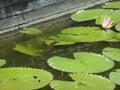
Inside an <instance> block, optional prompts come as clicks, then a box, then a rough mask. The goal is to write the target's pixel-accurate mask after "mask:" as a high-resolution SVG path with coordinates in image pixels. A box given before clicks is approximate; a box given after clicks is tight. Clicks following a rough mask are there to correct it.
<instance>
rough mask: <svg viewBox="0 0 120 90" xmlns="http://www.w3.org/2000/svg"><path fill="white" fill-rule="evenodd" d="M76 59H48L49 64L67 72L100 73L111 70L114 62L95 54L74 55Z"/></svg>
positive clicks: (81, 53)
mask: <svg viewBox="0 0 120 90" xmlns="http://www.w3.org/2000/svg"><path fill="white" fill-rule="evenodd" d="M74 57H75V59H69V58H64V57H59V56H55V57H52V58H50V59H48V64H49V65H50V66H51V67H53V68H55V69H58V70H62V71H65V72H86V73H100V72H104V71H107V70H109V69H111V68H112V67H113V66H114V62H113V61H111V60H109V59H107V58H105V57H103V56H101V55H98V54H94V53H84V52H78V53H74Z"/></svg>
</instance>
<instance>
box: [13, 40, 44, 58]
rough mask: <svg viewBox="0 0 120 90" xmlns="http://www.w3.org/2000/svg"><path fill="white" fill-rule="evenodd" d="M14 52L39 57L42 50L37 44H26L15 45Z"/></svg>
mask: <svg viewBox="0 0 120 90" xmlns="http://www.w3.org/2000/svg"><path fill="white" fill-rule="evenodd" d="M14 50H16V51H19V52H21V53H24V54H27V55H31V56H39V55H41V52H43V48H42V47H41V46H40V45H39V44H37V43H27V42H26V43H19V44H16V47H15V48H14Z"/></svg>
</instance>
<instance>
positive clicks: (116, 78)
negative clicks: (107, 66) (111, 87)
mask: <svg viewBox="0 0 120 90" xmlns="http://www.w3.org/2000/svg"><path fill="white" fill-rule="evenodd" d="M109 78H110V80H112V81H113V82H114V83H116V84H118V85H120V69H117V70H115V71H114V72H111V73H110V74H109Z"/></svg>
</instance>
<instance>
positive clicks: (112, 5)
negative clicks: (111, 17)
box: [102, 2, 120, 9]
mask: <svg viewBox="0 0 120 90" xmlns="http://www.w3.org/2000/svg"><path fill="white" fill-rule="evenodd" d="M102 7H103V8H110V9H112V8H113V9H119V8H120V2H110V3H106V4H105V5H103V6H102Z"/></svg>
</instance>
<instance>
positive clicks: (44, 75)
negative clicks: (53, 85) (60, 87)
mask: <svg viewBox="0 0 120 90" xmlns="http://www.w3.org/2000/svg"><path fill="white" fill-rule="evenodd" d="M52 78H53V77H52V75H51V73H49V72H47V71H44V70H40V69H33V68H0V90H33V89H38V88H42V87H44V86H46V85H47V84H49V83H50V81H51V80H52Z"/></svg>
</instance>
